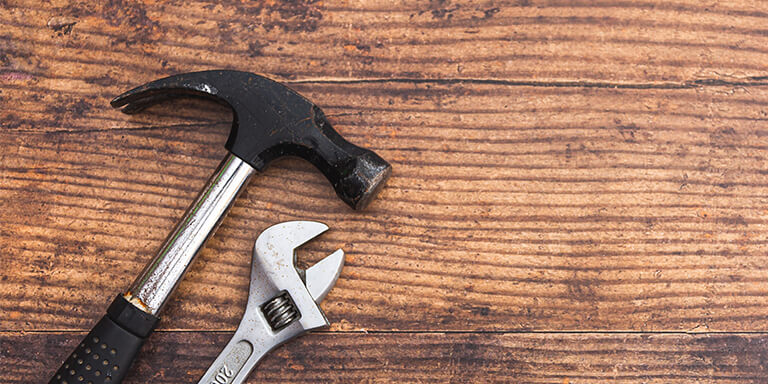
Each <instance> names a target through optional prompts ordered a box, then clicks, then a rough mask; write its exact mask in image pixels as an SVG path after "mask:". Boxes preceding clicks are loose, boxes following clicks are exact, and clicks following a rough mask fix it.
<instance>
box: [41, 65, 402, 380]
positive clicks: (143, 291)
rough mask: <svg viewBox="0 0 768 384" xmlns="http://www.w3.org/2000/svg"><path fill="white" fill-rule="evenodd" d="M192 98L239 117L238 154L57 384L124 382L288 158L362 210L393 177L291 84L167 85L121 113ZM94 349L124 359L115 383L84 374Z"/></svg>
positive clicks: (252, 80) (217, 74) (145, 92)
mask: <svg viewBox="0 0 768 384" xmlns="http://www.w3.org/2000/svg"><path fill="white" fill-rule="evenodd" d="M185 96H192V97H202V98H206V99H211V100H215V101H217V102H219V103H222V104H224V105H228V106H230V107H231V108H232V110H233V112H234V121H233V123H232V129H231V131H230V133H229V138H228V140H227V143H226V145H225V146H226V148H227V149H228V150H229V152H230V153H228V154H227V155H226V156H225V158H224V160H223V161H222V162H221V164H220V165H219V167H218V169H217V170H216V172H215V173H214V174H213V176H211V178H210V179H209V180H208V183H206V185H205V187H204V188H203V190H202V191H201V192H200V194H199V195H198V197H197V199H196V200H195V202H194V203H192V205H191V206H190V207H189V209H188V210H187V212H186V213H185V214H184V217H182V219H181V220H180V221H179V224H177V226H176V228H175V229H174V230H173V232H171V234H170V235H169V236H168V238H167V239H166V241H165V243H164V244H163V246H162V247H161V248H160V250H159V251H158V253H157V255H156V256H155V257H154V259H152V261H150V262H149V264H147V266H146V267H145V268H144V270H143V271H142V273H141V275H139V277H138V278H137V279H136V280H135V281H134V283H133V284H132V285H131V287H130V288H129V290H128V291H127V292H125V293H124V294H123V295H119V296H118V297H117V298H116V299H115V301H113V303H112V305H110V307H109V309H108V310H107V315H106V316H104V317H103V318H102V319H101V321H100V322H99V323H98V324H97V325H96V326H95V327H94V328H93V329H92V330H91V332H90V333H89V334H88V335H87V336H86V337H85V339H84V340H83V342H82V343H81V344H80V345H79V347H77V348H76V349H75V351H74V352H73V353H72V355H70V357H69V358H68V359H67V361H65V362H64V364H63V365H62V368H60V369H59V371H58V372H57V373H56V375H55V376H54V378H53V379H51V382H52V383H54V382H55V383H59V382H62V380H63V378H64V377H65V376H67V375H70V376H72V375H74V377H79V378H81V379H82V380H90V381H92V382H94V383H102V382H104V380H105V379H106V378H107V377H109V380H110V382H111V383H113V384H117V383H119V382H120V381H122V378H123V376H124V375H125V372H126V371H127V368H128V367H129V366H130V365H131V363H132V361H133V358H134V357H135V355H136V352H138V350H139V348H140V347H141V345H142V344H143V343H144V340H146V338H147V337H148V336H149V334H150V333H151V332H152V330H153V329H154V327H155V325H156V324H157V321H158V320H159V319H158V318H157V317H156V315H157V313H158V312H160V310H161V309H162V308H163V306H164V305H165V303H166V302H167V300H168V298H169V297H170V295H171V294H172V293H173V291H174V290H175V289H176V286H177V285H178V284H179V282H180V281H181V279H182V277H183V276H184V274H185V273H186V271H187V269H188V268H189V266H190V265H191V263H192V262H193V261H194V259H195V257H196V256H197V254H198V253H199V251H200V250H201V249H202V247H203V246H204V245H205V242H206V241H207V240H208V238H209V237H210V236H211V235H212V234H213V232H214V231H215V230H216V228H217V227H218V225H219V224H220V223H221V220H222V218H223V217H224V215H226V213H227V211H228V210H229V208H230V207H231V206H232V204H233V202H234V200H235V198H236V197H237V195H238V194H239V193H240V191H241V190H242V189H243V187H244V186H245V185H246V184H247V183H248V180H250V177H251V176H252V175H253V174H254V173H255V172H256V171H261V170H263V169H264V168H266V167H267V166H268V165H269V163H270V162H272V160H275V159H277V158H279V157H282V156H298V157H301V158H303V159H306V160H308V161H309V162H311V163H312V164H314V165H315V166H316V167H317V168H318V169H320V171H321V172H322V173H323V174H324V175H325V176H326V177H327V178H328V180H329V181H330V182H331V185H333V188H334V189H335V190H336V194H337V195H338V196H339V197H340V198H341V199H342V200H343V201H344V202H346V203H347V204H348V205H350V206H351V207H352V208H354V209H361V208H364V207H365V206H366V205H368V203H369V202H370V201H371V199H372V198H373V197H374V196H376V194H377V193H378V191H379V190H380V189H381V187H382V186H383V184H384V182H385V181H386V180H387V178H388V177H389V174H390V172H391V169H392V168H391V166H390V165H389V163H387V162H386V161H384V160H383V159H382V158H381V157H379V156H378V155H377V154H375V153H374V152H372V151H370V150H367V149H364V148H360V147H358V146H356V145H354V144H352V143H350V142H348V141H346V140H344V138H342V137H341V136H340V135H339V134H338V133H337V132H336V131H335V130H334V129H333V128H332V127H331V125H330V124H329V123H328V121H327V120H326V119H325V116H324V115H323V113H322V111H321V110H320V108H318V107H317V106H316V105H314V104H312V103H311V102H310V101H309V100H307V99H306V98H304V97H303V96H301V95H299V94H298V93H296V92H294V91H293V90H291V89H289V88H288V87H286V86H284V85H281V84H279V83H276V82H274V81H272V80H269V79H266V78H264V77H261V76H258V75H254V74H251V73H247V72H238V71H205V72H195V73H186V74H181V75H176V76H171V77H167V78H164V79H160V80H157V81H153V82H150V83H147V84H145V85H142V86H140V87H138V88H135V89H132V90H130V91H128V92H126V93H124V94H122V95H120V96H118V97H117V98H115V99H114V100H113V101H112V106H114V107H116V108H119V107H123V109H122V111H123V112H125V113H135V112H138V111H140V110H142V109H144V108H146V107H148V106H150V105H153V104H156V103H158V102H160V101H163V100H166V99H170V98H177V97H185ZM93 343H96V344H98V346H99V347H100V348H102V349H103V348H112V350H113V351H115V356H116V357H114V361H107V360H104V364H105V365H108V366H115V367H122V368H121V369H120V370H119V371H116V372H111V371H110V373H109V374H110V376H103V375H102V376H100V371H99V373H98V374H97V372H96V371H91V370H88V369H85V368H83V369H81V368H82V367H81V366H80V365H77V364H76V361H77V357H78V356H84V354H88V353H90V352H89V351H92V350H95V349H96V344H93ZM92 344H93V345H92ZM107 363H109V364H107ZM73 368H75V369H73ZM78 375H79V376H78Z"/></svg>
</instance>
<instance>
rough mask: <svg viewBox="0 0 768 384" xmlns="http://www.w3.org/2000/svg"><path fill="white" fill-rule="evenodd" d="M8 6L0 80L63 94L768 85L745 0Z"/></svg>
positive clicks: (765, 57)
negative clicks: (201, 74)
mask: <svg viewBox="0 0 768 384" xmlns="http://www.w3.org/2000/svg"><path fill="white" fill-rule="evenodd" d="M3 3H4V9H3V12H1V13H0V22H1V23H2V24H3V26H4V28H3V31H2V33H0V41H2V45H0V49H2V52H3V56H2V57H3V60H2V65H3V72H4V75H3V77H4V79H5V80H8V79H17V80H23V81H29V82H32V83H36V82H43V83H58V84H64V83H66V84H67V86H66V88H73V87H76V86H80V87H96V88H99V87H103V86H107V87H109V86H112V85H115V84H119V85H120V86H121V88H122V87H124V86H126V85H128V84H135V83H141V82H144V81H147V80H150V79H154V78H156V77H158V76H159V75H161V74H171V73H178V72H186V71H189V70H196V69H205V68H220V67H233V66H236V67H237V68H239V69H246V68H247V69H250V70H253V71H258V72H261V73H267V74H270V75H272V76H275V77H278V78H281V79H286V80H299V79H319V78H322V79H372V78H373V79H379V78H401V79H425V78H436V79H445V78H470V79H497V80H501V81H505V82H540V83H549V82H555V83H559V82H564V83H570V82H586V83H595V84H605V83H608V84H611V83H621V84H630V85H632V84H634V85H637V84H650V83H654V84H696V83H697V82H703V83H707V82H710V81H713V80H715V81H733V82H742V81H745V82H753V81H755V82H759V81H762V80H763V78H764V77H765V76H766V75H767V74H768V72H766V69H765V65H764V63H765V62H766V61H768V51H767V50H766V48H765V47H766V46H768V33H766V29H765V20H766V17H768V6H766V5H765V4H764V3H761V2H752V1H743V0H730V1H718V2H716V3H711V2H710V3H702V2H700V1H697V0H682V1H676V2H674V3H669V2H664V1H643V2H636V1H617V0H601V1H587V0H579V1H562V0H531V1H520V2H508V3H507V4H499V3H496V2H490V1H483V2H468V1H452V0H446V1H442V0H441V1H430V2H429V3H428V4H425V3H424V2H421V1H416V0H410V1H395V2H393V1H382V0H380V1H317V0H307V1H299V2H274V1H258V2H240V1H233V2H219V1H215V2H214V1H194V2H170V3H168V2H157V1H139V0H120V1H111V2H107V3H105V2H100V1H94V0H90V1H80V2H77V3H73V4H70V3H69V2H58V1H54V2H52V3H51V2H43V1H17V0H6V1H4V2H3ZM53 63H56V65H53Z"/></svg>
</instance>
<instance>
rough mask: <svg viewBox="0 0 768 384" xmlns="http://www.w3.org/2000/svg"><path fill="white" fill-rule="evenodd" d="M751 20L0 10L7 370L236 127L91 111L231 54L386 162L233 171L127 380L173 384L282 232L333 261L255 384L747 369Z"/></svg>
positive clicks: (519, 4)
mask: <svg viewBox="0 0 768 384" xmlns="http://www.w3.org/2000/svg"><path fill="white" fill-rule="evenodd" d="M766 21H768V4H766V3H765V2H754V1H746V0H726V1H707V2H702V1H699V0H678V1H673V2H669V1H654V0H649V1H643V2H634V1H623V0H622V1H619V0H605V1H586V0H584V1H580V0H579V1H561V0H548V1H547V0H541V1H539V0H524V1H510V2H506V3H502V2H492V1H481V2H476V1H468V0H464V1H454V0H430V1H429V2H426V1H405V0H403V1H391V2H390V1H359V2H355V1H343V0H339V1H336V0H322V1H319V0H317V1H316V0H295V1H290V2H285V3H283V2H279V1H274V0H263V1H255V2H249V1H238V0H234V1H210V0H203V1H196V2H184V1H170V2H161V1H153V0H142V1H139V0H109V1H95V0H81V1H76V2H70V1H63V0H62V1H60V0H54V1H39V2H38V1H31V0H30V1H16V0H0V23H1V24H2V28H0V382H3V383H31V382H45V381H47V379H48V378H49V377H50V376H51V375H52V374H53V372H54V371H55V370H56V368H58V366H59V365H60V364H61V362H62V361H63V359H64V358H65V357H66V355H67V354H68V353H69V352H70V351H71V349H72V348H73V347H74V345H75V344H76V343H77V342H78V341H79V339H80V338H81V337H83V335H84V333H85V332H87V330H89V329H90V328H91V327H92V326H93V325H94V323H95V322H96V321H97V320H98V319H99V318H100V317H101V316H102V315H103V313H104V310H105V308H106V306H107V305H108V303H109V302H110V301H111V300H112V299H113V298H114V297H115V296H116V295H117V294H119V293H120V292H123V291H124V290H125V289H126V288H127V287H128V286H129V285H130V283H131V282H132V280H133V278H134V277H135V276H136V275H137V274H138V273H139V272H140V271H141V269H142V267H143V265H144V264H145V263H146V262H147V261H149V260H150V259H151V258H152V257H153V255H154V252H155V251H156V250H157V249H158V247H159V246H160V245H161V243H162V241H163V240H164V238H165V236H166V235H167V234H168V232H169V231H170V230H171V229H172V228H173V226H174V224H175V222H176V220H178V219H179V218H180V217H181V215H182V214H183V212H184V210H185V209H186V207H187V206H188V205H189V204H190V203H191V201H192V200H193V199H194V197H195V195H196V194H197V192H198V191H199V189H200V188H201V187H202V186H203V184H204V183H205V181H206V179H207V178H208V176H209V175H210V174H211V173H212V172H213V170H214V169H215V167H216V166H217V164H218V163H219V161H220V160H221V158H222V157H223V156H224V155H225V150H224V148H223V144H224V141H225V140H226V135H227V133H228V130H229V126H230V124H231V121H232V115H231V112H230V111H229V110H228V109H226V108H224V107H221V106H218V105H214V104H210V103H206V102H202V101H190V100H185V101H177V102H170V103H166V104H163V105H161V106H159V107H155V108H152V109H150V110H148V111H146V112H144V113H141V114H138V115H135V116H128V115H125V114H122V113H120V112H118V111H115V110H113V109H112V108H110V106H109V100H110V99H111V98H113V97H114V96H116V95H118V94H119V93H121V92H123V91H126V90H128V89H130V88H133V87H135V86H138V85H140V84H143V83H144V82H147V81H150V80H153V79H156V78H160V77H164V76H167V75H171V74H176V73H181V72H188V71H197V70H205V69H216V68H229V69H238V70H246V71H251V72H256V73H260V74H263V75H265V76H268V77H270V78H273V79H276V80H278V81H281V82H283V83H285V84H287V85H288V86H290V87H292V88H294V89H296V90H297V91H299V92H301V93H302V94H304V95H306V96H307V97H309V98H310V99H312V100H313V101H315V102H316V103H317V104H318V105H319V106H320V107H321V108H323V110H324V111H325V112H326V113H327V115H328V116H329V120H330V121H331V122H332V123H333V124H334V126H335V127H336V128H337V130H338V131H339V132H340V133H341V134H342V135H343V136H345V137H346V138H348V139H349V140H350V141H352V142H354V143H356V144H358V145H361V146H365V147H369V148H371V149H373V150H375V151H377V152H378V153H379V154H380V155H381V156H382V157H384V158H385V159H387V160H389V161H390V162H391V163H392V165H393V167H394V171H393V175H392V178H391V179H390V181H389V183H388V184H387V186H386V187H385V188H384V189H383V191H382V193H381V195H380V196H379V198H378V199H377V200H375V201H374V202H373V203H372V204H371V206H370V207H369V208H368V209H366V210H365V211H361V212H357V211H352V210H351V209H349V208H348V207H347V206H346V205H344V203H343V202H341V200H339V199H338V198H337V197H336V196H335V195H334V192H333V191H332V188H331V187H330V185H329V183H328V182H327V180H326V179H325V178H324V177H323V176H322V175H321V174H320V173H319V172H318V171H317V170H316V169H314V168H313V167H312V166H311V165H309V164H308V163H306V162H303V161H300V160H295V159H288V160H281V161H279V162H277V163H276V164H274V166H272V167H271V168H270V169H269V170H267V171H266V172H264V173H263V174H261V175H258V176H257V177H255V178H254V180H253V181H252V183H251V184H250V186H249V187H248V188H247V190H246V192H245V193H244V194H243V195H242V196H241V197H240V198H239V200H237V202H236V205H235V207H234V208H233V209H232V211H231V212H230V214H229V216H228V217H227V219H226V220H225V221H224V223H223V225H222V227H221V228H220V229H219V230H218V232H217V233H216V235H215V236H214V237H213V238H212V240H211V241H210V242H209V244H208V246H207V247H206V249H205V250H204V251H203V252H202V253H201V254H200V256H199V257H198V260H197V261H196V263H195V264H194V266H193V267H192V268H191V270H190V271H189V273H188V274H187V276H186V278H185V280H184V281H183V282H182V283H181V286H180V287H179V289H178V290H177V292H176V293H175V295H174V296H173V298H172V300H171V302H170V304H169V305H168V306H167V308H166V310H165V311H164V312H163V313H162V320H161V322H160V325H159V330H158V332H156V333H155V334H154V335H153V336H152V337H151V338H150V340H149V342H148V344H147V345H146V346H145V347H144V349H143V350H142V352H141V354H140V356H139V358H138V360H137V362H136V364H135V365H134V366H133V372H132V373H131V375H130V377H129V380H128V382H130V383H185V382H195V381H196V380H197V379H198V378H199V377H200V376H201V375H202V373H203V372H204V371H205V369H206V368H207V366H208V365H209V364H210V363H211V362H212V360H213V358H214V356H216V355H217V354H218V353H219V351H220V350H221V348H222V347H223V346H224V344H225V343H226V342H227V341H228V339H229V337H230V336H231V335H232V333H233V331H234V329H235V328H236V326H237V324H238V323H239V320H240V317H241V315H242V313H243V310H244V307H245V303H246V294H247V287H248V282H249V263H250V260H251V248H252V246H253V242H254V240H255V238H256V237H257V236H258V234H259V233H260V231H262V230H264V229H265V228H267V227H268V226H270V225H272V224H275V223H277V222H281V221H286V220H297V219H300V220H319V221H322V222H325V223H327V224H328V225H329V226H330V227H331V228H332V230H331V231H330V232H329V233H327V234H325V235H323V237H322V238H320V239H318V240H317V241H315V242H313V243H311V244H310V245H309V246H307V247H306V249H305V250H304V252H302V254H301V257H302V258H303V259H304V260H306V261H307V262H312V261H314V260H318V259H319V258H320V257H322V256H323V255H325V254H326V253H328V252H330V251H332V250H334V249H336V248H338V247H341V248H343V249H344V251H345V252H346V254H347V264H346V266H345V268H344V271H343V273H342V275H341V278H340V279H339V281H338V283H337V285H336V287H335V288H334V289H333V290H332V291H331V293H330V295H329V296H328V297H327V298H326V300H325V301H324V302H323V304H322V307H323V308H324V310H325V312H326V314H327V316H328V318H329V320H330V321H331V323H332V325H331V328H330V329H329V330H326V331H321V332H314V333H312V334H309V335H307V336H305V337H303V338H301V339H299V340H296V341H294V342H291V343H290V344H287V345H285V346H284V347H282V348H280V349H279V350H277V351H276V352H274V353H273V354H272V355H270V356H268V357H267V358H266V359H265V361H264V362H263V363H262V364H261V365H259V366H258V368H257V369H256V370H255V371H254V373H253V374H252V375H251V376H250V379H249V382H253V383H255V382H274V383H278V382H282V383H299V382H339V383H361V382H369V383H386V382H402V383H420V382H451V383H468V382H473V383H481V382H515V383H518V382H535V383H595V382H632V383H692V382H701V383H710V382H719V383H755V382H763V383H764V382H768V332H766V330H767V329H768V288H766V287H767V285H766V280H768V252H767V251H768V188H766V187H768V179H767V177H768V176H767V175H768V106H767V105H768V24H767V23H766Z"/></svg>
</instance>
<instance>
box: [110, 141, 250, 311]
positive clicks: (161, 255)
mask: <svg viewBox="0 0 768 384" xmlns="http://www.w3.org/2000/svg"><path fill="white" fill-rule="evenodd" d="M255 171H256V170H255V169H254V168H253V167H251V166H250V165H248V164H247V163H245V162H244V161H242V160H240V159H239V158H238V157H236V156H234V155H232V154H228V155H227V157H226V158H224V160H223V161H222V162H221V164H220V165H219V167H218V168H217V169H216V172H215V173H214V174H213V176H211V178H210V179H209V180H208V182H207V183H206V185H205V187H203V190H202V191H200V194H199V195H198V197H197V199H196V200H195V202H194V203H192V205H191V206H190V207H189V209H188V210H187V212H186V213H185V214H184V217H182V219H181V220H180V221H179V223H178V224H177V225H176V228H175V229H174V230H173V232H171V234H170V235H169V236H168V238H167V239H166V240H165V243H164V244H163V246H162V247H161V248H160V250H159V251H158V253H157V255H156V256H155V258H154V259H152V261H151V262H150V263H149V264H147V266H146V267H145V268H144V270H143V271H142V273H141V275H140V276H139V277H138V278H137V279H136V281H134V282H133V285H131V288H130V289H129V290H128V292H126V293H125V295H124V297H125V298H126V299H127V300H128V301H129V302H131V303H132V304H133V305H135V306H137V307H138V308H139V309H141V310H143V311H144V312H147V313H150V314H152V315H156V314H157V313H158V312H159V311H160V310H161V309H162V307H163V306H164V305H165V303H166V301H167V300H168V298H169V297H170V296H171V294H172V293H173V291H174V290H175V289H176V287H177V286H178V284H179V282H180V281H181V279H182V278H183V277H184V274H185V273H186V272H187V269H188V267H189V266H190V265H191V264H192V262H193V261H194V259H195V257H196V256H197V254H198V253H199V252H200V250H201V249H202V248H203V246H205V243H206V242H207V241H208V239H209V238H210V237H211V235H212V234H213V233H214V232H215V231H216V229H217V228H218V227H219V224H221V221H222V219H223V218H224V216H225V215H226V214H227V212H228V211H229V209H230V208H231V207H232V205H233V203H234V201H235V199H236V198H237V196H238V195H239V194H240V192H241V191H242V190H243V187H244V186H245V185H247V184H248V181H249V180H250V178H251V176H252V175H253V174H254V173H255Z"/></svg>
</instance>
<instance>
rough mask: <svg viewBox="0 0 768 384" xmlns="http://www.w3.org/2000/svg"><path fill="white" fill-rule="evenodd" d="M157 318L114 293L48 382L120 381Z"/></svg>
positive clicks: (110, 383)
mask: <svg viewBox="0 0 768 384" xmlns="http://www.w3.org/2000/svg"><path fill="white" fill-rule="evenodd" d="M157 320H159V319H158V318H157V317H154V316H152V315H149V314H147V313H145V312H143V311H141V310H140V309H138V308H136V307H135V306H133V304H131V303H129V302H128V301H127V300H125V299H124V298H123V296H122V295H120V296H118V297H117V298H116V299H115V301H113V302H112V305H110V306H109V309H107V314H106V315H105V316H104V317H102V318H101V320H100V321H99V322H98V323H97V324H96V326H94V327H93V329H91V331H90V332H88V334H87V335H86V336H85V338H83V340H82V341H81V342H80V344H78V345H77V347H75V350H74V351H73V352H72V353H71V354H70V355H69V357H68V358H67V359H66V360H65V361H64V363H63V364H62V365H61V367H60V368H59V369H58V370H57V371H56V373H55V374H54V375H53V377H52V378H51V380H50V381H49V384H63V383H90V382H92V383H94V384H102V383H105V384H106V383H109V384H118V383H120V382H122V381H123V378H124V377H125V375H126V374H127V373H128V369H129V368H130V367H131V364H132V363H133V360H134V358H135V357H136V354H137V352H138V351H139V349H140V348H141V346H142V345H143V344H144V341H146V339H147V337H148V336H149V334H150V333H152V331H153V330H154V328H155V325H156V324H157Z"/></svg>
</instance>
